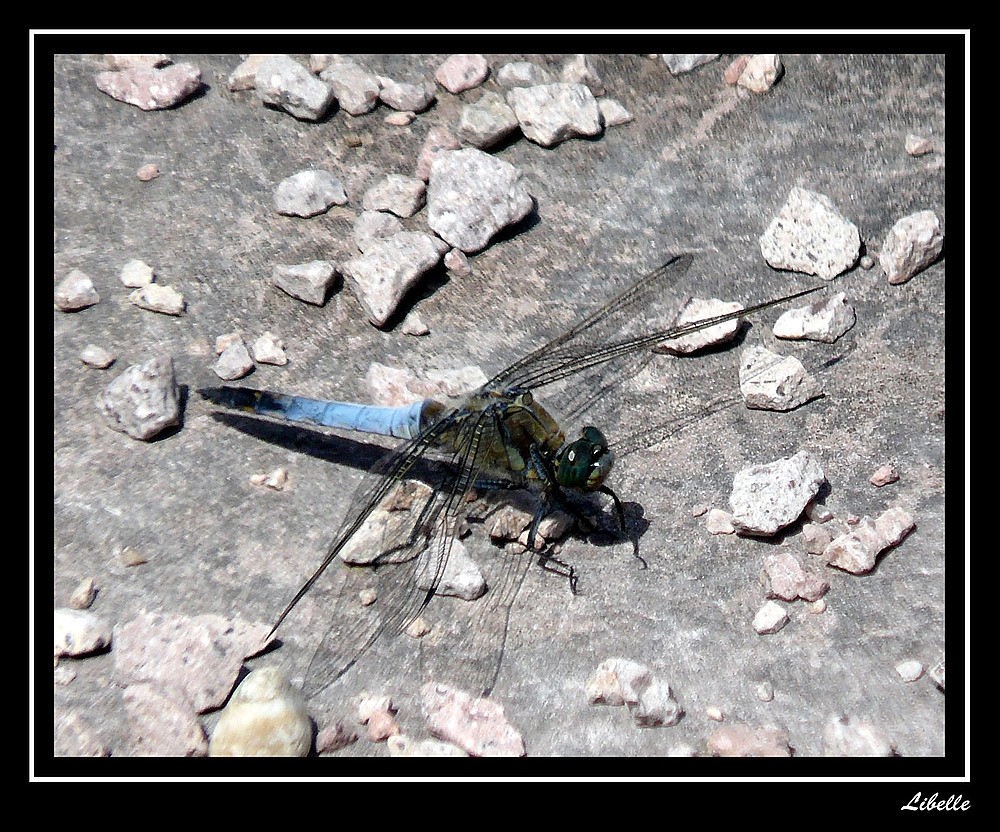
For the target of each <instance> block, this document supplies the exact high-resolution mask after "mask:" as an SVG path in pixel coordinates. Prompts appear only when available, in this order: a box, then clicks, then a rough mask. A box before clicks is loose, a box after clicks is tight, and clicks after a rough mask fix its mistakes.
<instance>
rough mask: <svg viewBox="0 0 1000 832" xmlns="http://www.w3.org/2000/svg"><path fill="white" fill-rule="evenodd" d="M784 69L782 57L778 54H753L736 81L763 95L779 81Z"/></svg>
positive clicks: (747, 88) (746, 88)
mask: <svg viewBox="0 0 1000 832" xmlns="http://www.w3.org/2000/svg"><path fill="white" fill-rule="evenodd" d="M784 69H785V68H784V66H783V65H782V63H781V58H780V57H778V56H777V55H751V56H750V57H749V59H748V60H747V62H746V65H745V66H744V67H743V71H742V72H741V73H740V77H739V79H738V80H737V82H736V83H737V84H738V85H739V86H741V87H743V89H745V90H749V91H750V92H752V93H756V94H757V95H761V94H763V93H765V92H767V91H768V90H769V89H771V87H773V86H774V85H775V84H776V83H777V81H778V79H779V78H780V77H781V73H782V72H784Z"/></svg>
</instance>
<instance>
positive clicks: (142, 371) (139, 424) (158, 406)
mask: <svg viewBox="0 0 1000 832" xmlns="http://www.w3.org/2000/svg"><path fill="white" fill-rule="evenodd" d="M97 408H98V410H99V411H100V412H101V414H102V415H103V416H104V419H105V422H106V424H107V425H108V427H110V428H111V429H112V430H118V431H122V432H123V433H126V434H128V435H129V436H131V437H132V438H133V439H140V440H149V439H152V438H153V437H154V436H156V435H157V434H159V433H161V432H162V431H164V430H166V429H167V428H170V427H173V426H174V425H177V424H179V422H180V388H179V387H178V385H177V377H176V375H175V373H174V360H173V358H172V357H171V356H169V355H160V356H157V357H156V358H153V359H151V360H149V361H147V362H145V363H144V364H134V365H132V366H131V367H128V368H126V369H125V370H124V371H123V372H122V373H121V374H120V375H118V376H117V377H116V378H115V379H114V380H112V381H111V383H110V384H108V385H107V387H105V388H104V390H103V391H102V392H101V393H100V395H98V397H97Z"/></svg>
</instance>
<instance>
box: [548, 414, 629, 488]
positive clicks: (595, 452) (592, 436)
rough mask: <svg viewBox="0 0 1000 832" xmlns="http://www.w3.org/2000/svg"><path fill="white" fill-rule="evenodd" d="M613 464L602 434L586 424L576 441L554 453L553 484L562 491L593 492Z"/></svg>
mask: <svg viewBox="0 0 1000 832" xmlns="http://www.w3.org/2000/svg"><path fill="white" fill-rule="evenodd" d="M614 461H615V455H614V454H613V453H612V452H611V449H610V448H608V440H607V439H605V438H604V434H603V433H601V431H600V430H598V429H597V428H595V427H594V426H593V425H588V426H587V427H585V428H584V429H583V430H582V431H581V433H580V438H579V439H577V440H575V441H574V442H567V443H566V444H564V445H563V446H562V447H561V448H560V449H559V451H558V453H557V454H556V458H555V473H556V481H557V482H558V483H559V485H561V486H564V487H566V488H580V489H583V490H585V491H595V490H596V489H598V488H600V487H601V486H602V485H603V484H604V480H605V479H607V476H608V474H609V473H610V472H611V466H612V464H613V463H614Z"/></svg>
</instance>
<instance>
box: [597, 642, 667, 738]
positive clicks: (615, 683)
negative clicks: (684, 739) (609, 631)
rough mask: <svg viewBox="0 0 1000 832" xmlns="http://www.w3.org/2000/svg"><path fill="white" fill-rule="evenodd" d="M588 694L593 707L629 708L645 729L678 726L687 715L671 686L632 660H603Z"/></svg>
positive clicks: (637, 722) (633, 716)
mask: <svg viewBox="0 0 1000 832" xmlns="http://www.w3.org/2000/svg"><path fill="white" fill-rule="evenodd" d="M586 693H587V701H588V702H590V703H591V704H593V705H623V704H624V705H627V706H628V709H629V712H630V713H631V715H632V719H633V720H634V721H635V723H636V724H637V725H640V726H642V727H644V728H649V727H659V726H670V725H676V724H677V723H678V722H680V719H681V717H682V716H683V715H684V709H683V708H682V707H681V706H680V704H678V702H677V701H676V699H674V695H673V692H672V691H671V690H670V685H668V684H666V683H665V682H662V681H660V680H659V679H657V678H656V677H655V676H654V674H653V672H652V671H651V670H650V669H649V668H648V667H646V665H644V664H640V663H639V662H635V661H632V660H631V659H621V658H614V659H606V660H604V661H602V662H601V663H600V664H599V665H598V666H597V670H595V671H594V673H593V674H592V675H591V677H590V679H589V680H588V681H587V685H586Z"/></svg>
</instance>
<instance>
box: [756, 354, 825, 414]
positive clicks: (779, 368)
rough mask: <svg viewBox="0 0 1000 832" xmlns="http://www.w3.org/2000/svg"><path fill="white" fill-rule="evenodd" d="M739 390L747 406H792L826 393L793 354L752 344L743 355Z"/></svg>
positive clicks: (788, 407)
mask: <svg viewBox="0 0 1000 832" xmlns="http://www.w3.org/2000/svg"><path fill="white" fill-rule="evenodd" d="M740 392H741V393H742V394H743V400H744V401H745V402H746V405H747V407H750V408H755V409H758V410H780V411H785V410H793V409H794V408H796V407H800V406H801V405H803V404H805V403H806V402H808V401H810V400H812V399H815V398H816V397H817V396H821V395H822V394H823V390H822V388H821V387H820V385H819V382H818V381H816V379H815V378H813V377H812V376H811V375H809V373H807V372H806V368H805V367H803V366H802V362H801V361H799V360H798V359H797V358H795V357H794V356H781V355H778V353H776V352H771V350H769V349H767V348H765V347H762V346H759V345H758V344H751V345H750V346H749V347H747V348H746V349H745V350H743V354H742V355H741V356H740Z"/></svg>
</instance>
